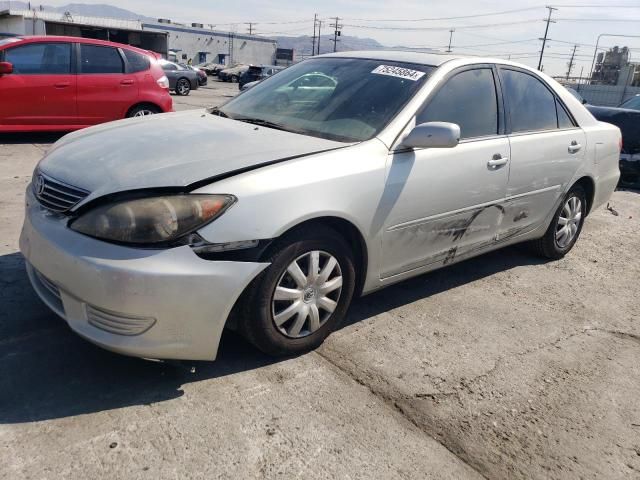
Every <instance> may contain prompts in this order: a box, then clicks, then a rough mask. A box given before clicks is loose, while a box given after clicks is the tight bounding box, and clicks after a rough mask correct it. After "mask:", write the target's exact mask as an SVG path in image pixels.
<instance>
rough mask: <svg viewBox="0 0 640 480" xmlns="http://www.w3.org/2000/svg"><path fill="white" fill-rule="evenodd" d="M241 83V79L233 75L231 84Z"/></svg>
mask: <svg viewBox="0 0 640 480" xmlns="http://www.w3.org/2000/svg"><path fill="white" fill-rule="evenodd" d="M238 82H240V78H239V77H238V76H237V75H231V83H238Z"/></svg>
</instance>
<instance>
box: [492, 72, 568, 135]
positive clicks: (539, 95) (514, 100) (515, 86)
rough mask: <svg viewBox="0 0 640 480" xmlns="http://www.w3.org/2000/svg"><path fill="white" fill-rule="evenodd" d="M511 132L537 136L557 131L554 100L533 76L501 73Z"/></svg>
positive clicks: (520, 73)
mask: <svg viewBox="0 0 640 480" xmlns="http://www.w3.org/2000/svg"><path fill="white" fill-rule="evenodd" d="M502 78H503V80H504V92H505V95H506V96H507V100H508V102H507V103H508V105H509V114H510V118H511V131H512V132H514V133H517V132H534V131H540V130H552V129H556V128H558V118H557V116H556V100H555V96H554V95H553V94H552V93H551V92H550V91H549V89H548V88H547V87H546V86H545V85H544V84H543V83H542V82H541V81H540V80H538V79H537V78H535V77H534V76H533V75H529V74H527V73H523V72H519V71H516V70H506V69H503V70H502Z"/></svg>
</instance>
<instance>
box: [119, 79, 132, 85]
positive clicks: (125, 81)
mask: <svg viewBox="0 0 640 480" xmlns="http://www.w3.org/2000/svg"><path fill="white" fill-rule="evenodd" d="M120 85H133V80H122V81H121V82H120Z"/></svg>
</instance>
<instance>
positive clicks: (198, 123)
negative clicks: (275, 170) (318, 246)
mask: <svg viewBox="0 0 640 480" xmlns="http://www.w3.org/2000/svg"><path fill="white" fill-rule="evenodd" d="M347 145H349V144H345V143H342V142H335V141H332V140H325V139H321V138H315V137H310V136H306V135H300V134H296V133H290V132H284V131H280V130H274V129H271V128H266V127H258V126H256V125H251V124H248V123H244V122H239V121H235V120H231V119H228V118H222V117H219V116H217V115H212V114H210V113H207V111H205V110H191V111H188V112H180V113H169V114H160V115H153V116H150V117H146V118H138V119H129V120H121V121H117V122H112V123H107V124H104V125H100V126H97V127H92V128H88V129H86V130H81V131H78V132H75V133H71V134H69V135H66V136H65V137H63V138H62V139H60V140H59V141H58V142H56V143H55V144H54V145H53V147H52V148H51V149H50V150H49V152H47V154H46V155H45V157H44V158H43V159H42V160H41V161H40V163H39V165H38V169H39V170H40V171H41V172H42V173H44V174H45V175H48V176H50V177H52V178H54V179H56V180H59V181H62V182H64V183H67V184H69V185H72V186H74V187H78V188H82V189H84V190H88V191H89V192H91V194H90V196H89V197H87V201H89V200H91V199H93V198H96V197H99V196H102V195H105V194H110V193H116V192H121V191H126V190H135V189H143V188H158V187H188V186H190V185H192V184H201V183H202V182H208V181H215V179H216V178H221V177H226V176H229V175H233V174H235V173H239V172H242V171H246V170H249V169H252V168H256V167H259V166H262V165H268V164H271V163H274V162H277V161H281V160H286V159H291V158H295V157H300V156H304V155H310V154H313V153H318V152H322V151H327V150H332V149H336V148H342V147H345V146H347Z"/></svg>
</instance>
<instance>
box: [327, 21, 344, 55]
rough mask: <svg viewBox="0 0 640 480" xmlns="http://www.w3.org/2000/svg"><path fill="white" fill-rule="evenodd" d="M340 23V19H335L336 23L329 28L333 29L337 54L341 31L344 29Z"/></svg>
mask: <svg viewBox="0 0 640 480" xmlns="http://www.w3.org/2000/svg"><path fill="white" fill-rule="evenodd" d="M339 21H340V17H336V18H335V22H336V23H330V24H329V26H330V27H333V28H334V30H333V40H331V41H332V42H333V51H334V52H336V51H337V50H338V42H339V41H340V40H338V37H339V36H340V35H342V34H341V32H340V30H341V29H342V25H340V23H338V22H339Z"/></svg>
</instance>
